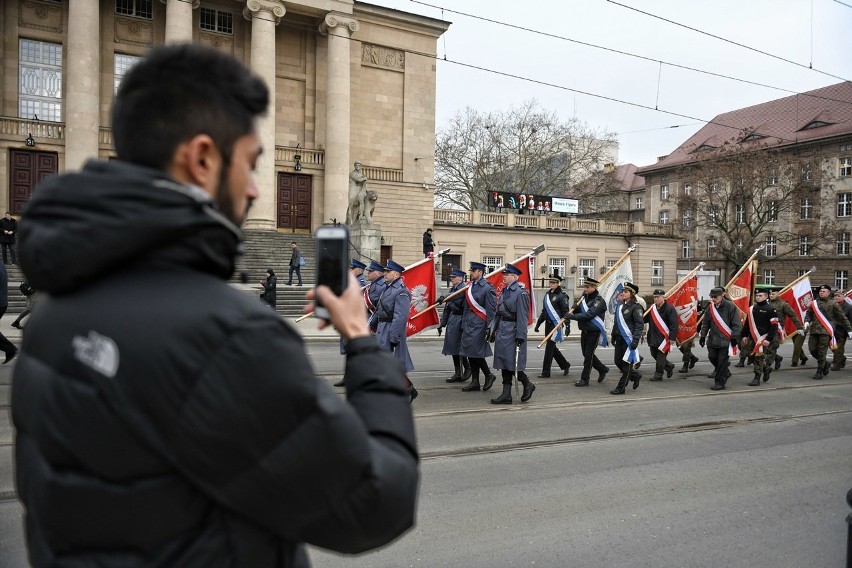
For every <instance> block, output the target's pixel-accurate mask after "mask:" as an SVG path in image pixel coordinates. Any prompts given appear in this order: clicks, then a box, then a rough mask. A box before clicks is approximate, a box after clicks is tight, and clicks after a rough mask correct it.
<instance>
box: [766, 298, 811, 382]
mask: <svg viewBox="0 0 852 568" xmlns="http://www.w3.org/2000/svg"><path fill="white" fill-rule="evenodd" d="M779 292H781V289H780V288H778V287H777V286H776V287H773V288H771V289H770V290H769V304H770V305H771V306H772V307H773V308H775V312H776V313H777V314H778V329H779V330H783V329H784V326H785V325H786V323H787V318H790V319H791V320H793V324H794V325H795V326H796V334H795V335H794V336H793V366H794V367H796V366H798V364H799V361H801V362H802V364H803V365H804V364H805V362H806V361H807V360H808V358H807V357H805V356H804V355H803V354H802V344H803V343H804V342H805V328H804V326H803V325H802V320H800V319H799V314H798V313H796V310H794V309H793V308H792V307H791V306H790V304H788V303H787V302H785V301H784V300H782V299H781V294H780V293H779ZM778 341H779V342H780V341H781V339H780V338H779V340H778ZM783 360H784V357H782V356H781V355H778V353H776V354H775V370H776V371H777V370H778V369H780V368H781V361H783Z"/></svg>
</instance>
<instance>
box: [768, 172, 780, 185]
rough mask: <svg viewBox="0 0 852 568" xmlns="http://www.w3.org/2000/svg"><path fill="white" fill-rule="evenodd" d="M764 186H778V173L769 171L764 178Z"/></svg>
mask: <svg viewBox="0 0 852 568" xmlns="http://www.w3.org/2000/svg"><path fill="white" fill-rule="evenodd" d="M766 185H778V172H776V171H775V170H771V171H770V172H769V175H768V176H766Z"/></svg>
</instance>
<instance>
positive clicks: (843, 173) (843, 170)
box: [839, 157, 852, 177]
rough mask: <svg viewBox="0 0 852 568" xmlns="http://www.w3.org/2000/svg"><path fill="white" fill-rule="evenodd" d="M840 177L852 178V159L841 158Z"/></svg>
mask: <svg viewBox="0 0 852 568" xmlns="http://www.w3.org/2000/svg"><path fill="white" fill-rule="evenodd" d="M839 173H840V177H847V176H852V158H849V157H846V158H840V172H839Z"/></svg>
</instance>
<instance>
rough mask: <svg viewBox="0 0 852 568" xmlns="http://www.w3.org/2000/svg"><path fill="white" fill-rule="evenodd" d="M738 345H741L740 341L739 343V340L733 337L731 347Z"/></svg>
mask: <svg viewBox="0 0 852 568" xmlns="http://www.w3.org/2000/svg"><path fill="white" fill-rule="evenodd" d="M738 345H739V343H737V340H736V339H734V338H733V337H732V338H731V347H737V346H738Z"/></svg>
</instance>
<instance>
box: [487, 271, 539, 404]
mask: <svg viewBox="0 0 852 568" xmlns="http://www.w3.org/2000/svg"><path fill="white" fill-rule="evenodd" d="M520 275H521V270H520V269H519V268H518V267H516V266H513V265H511V264H507V265H506V268H504V269H503V285H504V287H503V291H502V292H501V293H500V298H499V299H498V300H497V316H496V318H497V325H496V327H495V332H494V335H495V338H494V368H495V369H501V374H502V376H503V392H502V393H501V394H500V396H498V397H497V398H492V399H491V404H512V377H513V376H514V374H515V373H517V374H518V380H519V381H520V382H521V384H522V385H524V392H523V394H521V402H526V401H528V400H529V399H530V398H531V397H532V395H533V391H535V385H534V384H533V383H532V381H531V380H530V379H529V377H527V374H526V373H525V372H524V370H525V369H526V367H527V322H528V321H529V314H530V296H529V293H528V292H527V291H526V290H525V289H524V288H523V287H522V286H521V285H520V284H519V283H518V277H520ZM516 359H517V361H516ZM516 363H517V364H516Z"/></svg>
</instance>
